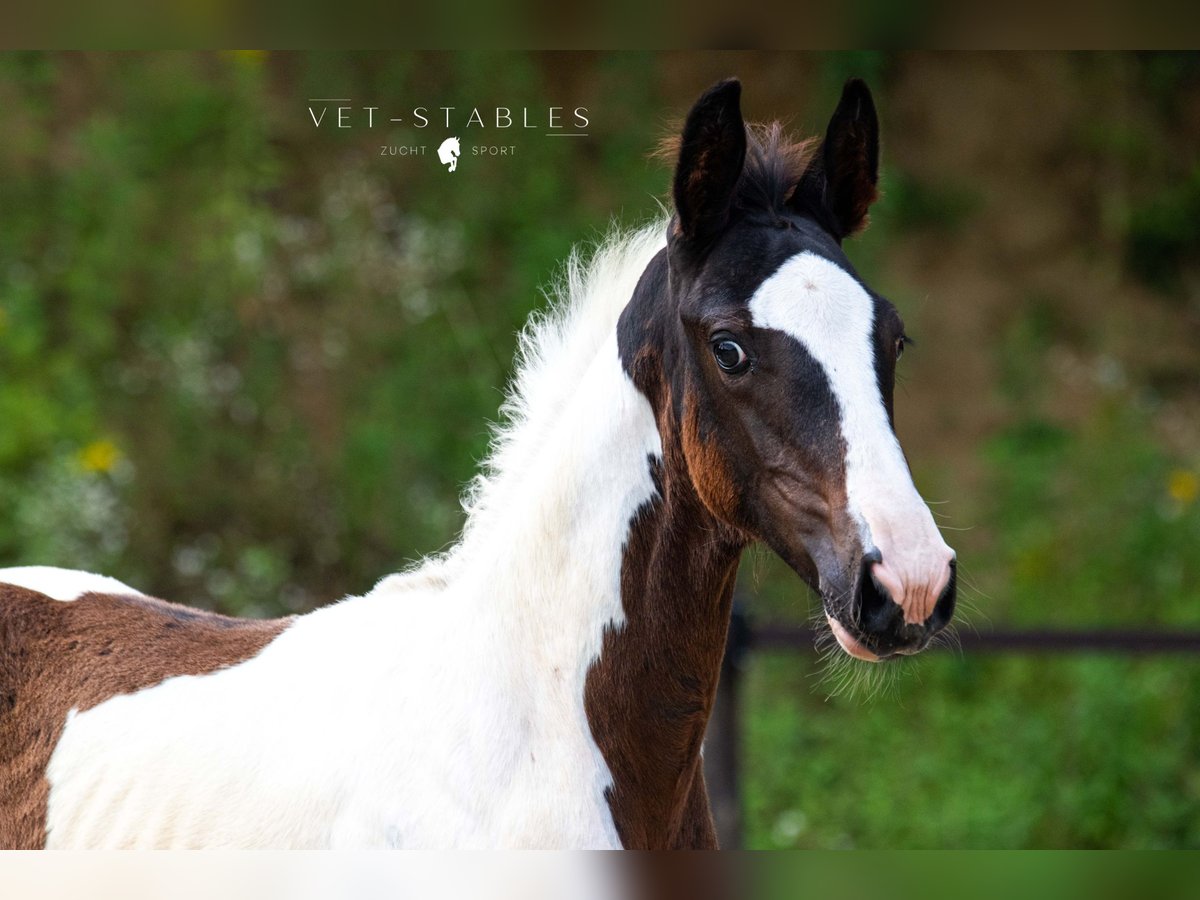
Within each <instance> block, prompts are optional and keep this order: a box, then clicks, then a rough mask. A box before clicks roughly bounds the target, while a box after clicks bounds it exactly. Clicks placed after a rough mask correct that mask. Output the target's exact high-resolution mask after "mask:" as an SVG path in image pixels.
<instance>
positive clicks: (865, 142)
mask: <svg viewBox="0 0 1200 900" xmlns="http://www.w3.org/2000/svg"><path fill="white" fill-rule="evenodd" d="M878 179H879V119H878V118H877V117H876V115H875V101H874V100H872V99H871V91H870V89H869V88H868V87H867V85H866V83H865V82H863V81H862V80H861V79H858V78H851V79H850V80H849V81H847V82H846V86H845V87H844V88H843V89H842V99H841V100H840V101H839V102H838V105H837V109H836V110H834V112H833V118H831V119H830V120H829V128H828V129H827V130H826V132H825V140H824V141H823V142H822V143H821V149H820V150H819V151H818V152H817V155H816V156H815V157H814V158H813V161H812V162H811V163H809V166H808V168H807V169H806V170H805V172H804V175H803V176H802V177H801V179H800V183H799V185H797V187H796V190H795V192H794V193H793V195H792V199H791V201H790V202H791V205H792V206H793V207H794V208H798V209H800V210H801V211H803V212H810V213H816V214H817V215H818V216H819V217H820V218H821V219H822V220H823V221H824V224H825V226H826V227H827V228H829V230H830V231H831V232H832V233H833V236H834V237H836V238H837V239H838V240H839V241H840V240H842V239H843V238H845V237H848V236H850V235H852V234H854V232H856V231H858V230H859V229H860V228H862V227H863V226H864V225H865V224H866V222H867V210H868V209H869V208H870V206H871V204H872V203H874V202H875V197H876V196H877V193H878V192H877V191H876V189H875V184H876V182H877V181H878Z"/></svg>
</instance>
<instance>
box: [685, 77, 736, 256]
mask: <svg viewBox="0 0 1200 900" xmlns="http://www.w3.org/2000/svg"><path fill="white" fill-rule="evenodd" d="M741 96H742V84H741V82H740V81H738V80H737V79H736V78H730V79H728V80H726V81H722V82H720V83H719V84H716V85H714V86H713V87H711V88H709V89H708V90H707V91H705V92H704V94H703V95H702V96H701V97H700V99H699V100H697V101H696V105H695V106H693V107H692V111H691V112H689V113H688V117H687V122H686V123H685V124H684V126H683V136H682V138H681V139H680V142H679V162H678V163H676V166H675V212H676V215H677V216H678V220H677V224H678V229H679V233H680V234H681V235H682V236H683V238H684V239H686V240H687V241H688V242H690V243H694V244H695V245H696V246H697V247H703V246H705V245H707V244H708V243H709V242H711V241H712V240H713V239H714V238H715V237H716V236H717V235H718V234H719V233H720V232H721V229H722V228H724V227H725V225H726V224H727V223H728V221H729V210H730V206H731V204H732V202H733V191H734V188H735V187H736V186H737V181H738V178H739V177H740V176H741V174H742V165H743V164H744V163H745V160H746V123H745V122H743V121H742V109H741V103H740V101H741Z"/></svg>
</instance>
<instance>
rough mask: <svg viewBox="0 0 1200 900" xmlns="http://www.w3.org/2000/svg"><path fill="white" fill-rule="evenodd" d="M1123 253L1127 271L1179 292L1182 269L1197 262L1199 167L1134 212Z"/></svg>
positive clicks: (1199, 242)
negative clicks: (1124, 253) (1128, 269)
mask: <svg viewBox="0 0 1200 900" xmlns="http://www.w3.org/2000/svg"><path fill="white" fill-rule="evenodd" d="M1126 254H1127V257H1128V262H1129V268H1130V270H1131V271H1132V272H1133V274H1134V275H1136V276H1137V277H1139V278H1141V279H1142V280H1143V281H1145V282H1146V283H1147V284H1149V285H1151V286H1152V287H1155V288H1158V289H1160V290H1163V291H1173V290H1178V289H1179V287H1180V285H1181V279H1182V277H1183V274H1184V271H1185V269H1187V268H1191V269H1193V270H1194V268H1195V264H1196V260H1197V259H1200V165H1197V166H1196V167H1195V168H1194V169H1193V170H1192V171H1191V173H1190V174H1189V175H1187V176H1186V177H1184V178H1182V179H1180V180H1179V182H1178V183H1176V184H1173V185H1172V186H1171V187H1170V189H1169V190H1166V191H1163V192H1162V193H1160V194H1157V195H1155V196H1153V197H1151V198H1150V199H1148V200H1146V201H1145V202H1143V203H1141V204H1140V205H1138V206H1136V207H1135V208H1134V209H1133V211H1132V213H1131V214H1130V217H1129V228H1128V236H1127V238H1126Z"/></svg>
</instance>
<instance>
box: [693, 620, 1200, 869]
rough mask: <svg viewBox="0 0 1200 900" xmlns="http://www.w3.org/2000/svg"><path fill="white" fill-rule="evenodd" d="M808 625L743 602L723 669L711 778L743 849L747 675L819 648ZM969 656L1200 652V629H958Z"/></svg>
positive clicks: (733, 843) (731, 839)
mask: <svg viewBox="0 0 1200 900" xmlns="http://www.w3.org/2000/svg"><path fill="white" fill-rule="evenodd" d="M814 637H815V634H814V632H813V630H812V629H810V628H806V627H805V626H803V625H787V624H781V623H777V622H775V623H770V622H768V623H763V624H761V625H760V624H755V623H752V622H751V621H750V620H749V619H748V618H747V617H746V615H745V614H744V613H743V612H742V611H741V610H740V609H738V608H737V607H735V608H734V613H733V620H732V622H731V623H730V627H729V642H728V644H727V646H726V649H725V661H724V663H723V665H722V667H721V683H720V686H719V687H718V689H717V703H716V707H715V708H714V709H713V716H712V719H711V721H710V722H709V726H708V734H707V735H706V739H705V744H704V776H705V779H706V780H707V782H708V791H709V796H710V798H711V799H712V806H713V815H714V817H715V818H716V821H717V832H718V834H719V835H720V837H721V846H723V847H740V846H742V806H741V803H742V793H741V752H740V745H739V742H740V740H741V707H740V694H741V685H740V681H741V672H742V669H743V667H744V665H745V661H746V656H747V655H748V654H749V653H751V652H754V651H767V650H769V651H803V652H811V651H812V650H813V639H814ZM958 645H959V646H960V647H961V652H962V654H963V655H972V654H977V653H1105V654H1120V655H1126V656H1149V655H1170V654H1183V655H1188V654H1200V631H1197V630H1189V631H1166V630H1154V629H1132V630H1129V629H1122V630H1115V629H1114V630H1105V629H1076V628H1072V629H1061V630H1060V629H1028V630H1024V629H1009V628H999V629H988V630H986V631H978V632H977V631H959V632H958Z"/></svg>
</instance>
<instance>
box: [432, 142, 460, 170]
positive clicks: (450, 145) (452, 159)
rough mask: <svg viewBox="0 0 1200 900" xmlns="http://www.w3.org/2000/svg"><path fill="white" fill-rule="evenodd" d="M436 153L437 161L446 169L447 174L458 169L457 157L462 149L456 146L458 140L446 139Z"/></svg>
mask: <svg viewBox="0 0 1200 900" xmlns="http://www.w3.org/2000/svg"><path fill="white" fill-rule="evenodd" d="M437 153H438V161H439V162H440V163H441V164H442V165H443V166H445V167H446V171H447V172H453V171H454V170H455V169H457V168H458V157H459V155H460V154H461V153H462V148H461V147H459V145H458V138H456V137H451V138H446V139H445V140H444V141H442V145H441V146H440V147H438V151H437Z"/></svg>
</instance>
